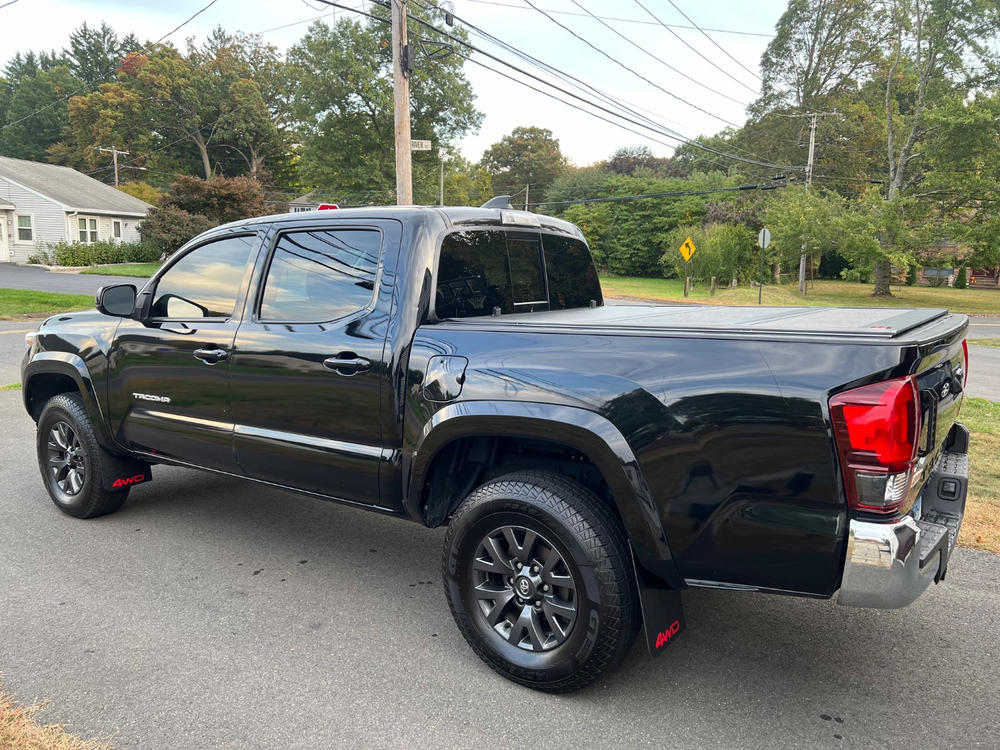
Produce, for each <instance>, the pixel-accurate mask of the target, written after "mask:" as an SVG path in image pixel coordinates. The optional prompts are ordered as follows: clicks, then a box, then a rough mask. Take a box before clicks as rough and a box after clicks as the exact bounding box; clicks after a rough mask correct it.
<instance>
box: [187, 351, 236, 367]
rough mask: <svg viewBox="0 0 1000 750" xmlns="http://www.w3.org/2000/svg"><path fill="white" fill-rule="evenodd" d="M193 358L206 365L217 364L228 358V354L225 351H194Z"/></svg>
mask: <svg viewBox="0 0 1000 750" xmlns="http://www.w3.org/2000/svg"><path fill="white" fill-rule="evenodd" d="M194 356H195V357H197V358H198V359H200V360H201V361H202V362H204V363H205V364H206V365H214V364H218V363H219V362H221V361H222V360H224V359H227V358H228V357H229V352H227V351H226V350H225V349H195V350H194Z"/></svg>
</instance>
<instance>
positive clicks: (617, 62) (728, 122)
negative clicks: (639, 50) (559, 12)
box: [524, 0, 739, 128]
mask: <svg viewBox="0 0 1000 750" xmlns="http://www.w3.org/2000/svg"><path fill="white" fill-rule="evenodd" d="M524 2H525V3H526V4H528V5H530V6H531V7H532V8H534V9H535V10H536V11H538V12H539V13H541V14H542V15H543V16H545V17H546V18H548V19H549V20H550V21H552V23H554V24H555V25H556V26H559V27H560V28H562V29H565V30H566V31H568V32H569V33H570V34H572V35H573V36H575V37H576V38H577V39H579V40H580V41H581V42H583V43H584V44H586V45H587V46H588V47H590V48H591V49H592V50H594V51H595V52H599V53H600V54H602V55H604V57H606V58H608V59H609V60H610V61H611V62H613V63H614V64H615V65H617V66H619V67H621V68H624V69H625V70H627V71H628V72H629V73H631V74H632V75H634V76H636V77H637V78H641V79H642V80H644V81H645V82H646V83H648V84H649V85H650V86H652V87H653V88H655V89H659V90H660V91H662V92H663V93H664V94H666V95H667V96H671V97H673V98H674V99H676V100H677V101H680V102H683V103H684V104H686V105H687V106H689V107H693V108H694V109H696V110H698V111H699V112H702V113H704V114H706V115H708V116H709V117H713V118H715V119H716V120H718V121H719V122H724V123H725V124H726V125H731V126H732V127H734V128H738V127H739V125H737V124H736V123H735V122H732V121H731V120H727V119H726V118H725V117H720V116H719V115H717V114H715V113H714V112H709V111H708V110H707V109H704V108H703V107H699V106H698V105H697V104H694V103H693V102H689V101H688V100H687V99H684V98H683V97H680V96H677V94H675V93H673V92H672V91H667V89H665V88H663V87H662V86H661V85H660V84H658V83H655V82H654V81H651V80H650V79H648V78H646V76H644V75H643V74H642V73H640V72H638V71H637V70H634V69H633V68H630V67H629V66H628V65H626V64H625V63H623V62H622V61H621V60H618V59H616V58H615V57H613V56H612V55H610V54H608V53H607V52H605V51H604V50H603V49H601V48H600V47H598V46H597V45H595V44H593V43H592V42H590V41H589V40H587V39H585V38H584V37H582V36H580V35H579V34H577V33H576V32H575V31H573V29H571V28H570V27H569V26H566V25H564V24H562V23H560V22H559V21H558V20H556V19H555V18H553V17H552V16H551V15H549V14H548V13H546V12H545V11H544V10H541V9H540V8H539V7H538V6H537V5H535V4H534V3H532V2H531V0H524Z"/></svg>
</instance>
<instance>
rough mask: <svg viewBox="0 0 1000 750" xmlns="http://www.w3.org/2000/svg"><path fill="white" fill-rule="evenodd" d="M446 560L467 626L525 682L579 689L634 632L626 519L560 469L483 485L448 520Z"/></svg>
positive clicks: (454, 601) (456, 607)
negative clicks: (623, 522) (624, 530)
mask: <svg viewBox="0 0 1000 750" xmlns="http://www.w3.org/2000/svg"><path fill="white" fill-rule="evenodd" d="M443 566H444V580H445V593H446V594H447V597H448V604H449V606H450V607H451V611H452V614H453V615H454V617H455V622H456V623H457V624H458V628H459V630H461V632H462V635H463V636H465V639H466V641H468V643H469V645H470V646H471V647H472V650H473V651H475V653H476V654H477V655H478V656H479V657H480V658H481V659H482V660H483V661H485V662H486V663H487V664H489V665H490V666H491V667H492V668H493V669H495V670H496V671H497V672H499V673H500V674H502V675H503V676H504V677H507V678H508V679H511V680H513V681H514V682H518V683H520V684H522V685H527V686H528V687H531V688H535V689H537V690H544V691H547V692H569V691H571V690H577V689H579V688H581V687H583V686H584V685H587V684H588V683H590V682H592V681H594V680H595V679H597V678H598V677H599V676H600V675H601V674H603V673H604V672H605V671H606V670H608V669H609V668H611V667H612V666H614V665H616V664H617V663H618V662H619V661H620V660H621V659H622V657H623V656H624V655H625V653H626V651H627V650H628V648H629V646H630V645H631V643H632V641H633V639H634V637H635V633H636V631H637V628H638V624H639V619H640V613H639V604H638V596H637V593H636V590H635V579H634V576H633V572H632V562H631V557H630V552H629V549H628V545H627V543H626V541H625V535H624V532H623V531H622V529H621V525H620V523H619V521H618V518H617V516H615V515H614V513H613V512H612V510H611V509H610V508H609V507H608V506H607V505H606V504H605V503H604V502H602V501H601V499H600V498H598V497H597V496H596V495H594V494H593V493H592V492H590V491H589V490H588V489H586V488H585V487H583V486H581V485H580V484H578V483H576V482H574V481H571V480H569V479H567V478H565V477H563V476H560V475H558V474H551V473H548V472H538V471H525V472H518V473H515V474H508V475H506V476H502V477H499V478H498V479H495V480H492V481H490V482H488V483H486V484H484V485H483V486H481V487H479V488H478V489H477V490H475V491H474V492H473V493H472V494H471V495H469V497H468V498H467V499H466V500H465V502H464V503H463V504H462V505H461V506H460V507H459V509H458V511H457V512H456V514H455V517H454V518H453V519H452V521H451V523H450V525H449V527H448V533H447V536H446V537H445V546H444V561H443Z"/></svg>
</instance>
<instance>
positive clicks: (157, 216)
mask: <svg viewBox="0 0 1000 750" xmlns="http://www.w3.org/2000/svg"><path fill="white" fill-rule="evenodd" d="M214 226H215V222H213V221H211V220H210V219H208V218H207V217H205V216H202V215H201V214H192V213H188V212H187V211H185V210H184V209H182V208H177V207H175V206H163V207H161V208H154V209H152V210H151V211H150V212H149V213H148V214H146V218H145V220H144V221H143V222H142V224H140V225H139V236H140V237H142V241H143V242H145V243H147V244H149V245H150V246H151V247H153V248H155V249H156V252H157V253H158V254H159V255H163V256H169V255H170V254H171V253H172V252H174V251H175V250H177V249H178V248H180V246H181V245H183V244H184V243H185V242H187V241H188V240H189V239H191V238H192V237H195V236H197V235H199V234H201V233H202V232H204V231H206V230H208V229H211V228H212V227H214Z"/></svg>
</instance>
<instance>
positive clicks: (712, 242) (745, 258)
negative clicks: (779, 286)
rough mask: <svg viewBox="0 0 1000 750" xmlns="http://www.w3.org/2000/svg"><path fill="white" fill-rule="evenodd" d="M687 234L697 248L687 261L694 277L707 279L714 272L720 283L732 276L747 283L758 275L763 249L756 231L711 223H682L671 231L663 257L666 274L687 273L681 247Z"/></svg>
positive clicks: (661, 264)
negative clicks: (703, 225)
mask: <svg viewBox="0 0 1000 750" xmlns="http://www.w3.org/2000/svg"><path fill="white" fill-rule="evenodd" d="M688 236H690V237H691V239H692V241H693V242H694V244H695V247H696V248H697V250H696V251H695V254H694V255H693V256H691V261H690V263H689V264H688V270H689V271H690V273H691V278H692V279H694V280H696V281H703V282H705V283H708V282H709V281H710V280H711V278H712V277H713V276H715V277H716V280H717V281H718V283H719V284H720V285H728V284H729V282H730V281H732V280H733V279H736V280H737V281H738V282H739V283H740V284H745V283H748V282H749V281H751V280H754V279H756V278H757V275H758V274H759V264H760V254H759V253H760V251H759V250H758V249H756V248H755V246H754V245H755V241H754V236H753V233H752V232H751V231H750V230H749V229H747V228H746V227H743V226H739V225H737V224H712V225H711V226H709V227H708V228H706V229H701V228H700V227H679V228H677V229H675V230H674V231H673V232H670V233H669V234H668V235H667V241H666V246H667V250H666V252H664V253H663V255H662V256H661V258H660V266H661V268H662V269H663V275H664V276H665V277H667V278H674V277H675V276H676V277H679V278H683V277H684V258H683V257H682V256H681V254H680V251H679V248H680V246H681V243H682V242H684V240H685V238H686V237H688Z"/></svg>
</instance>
